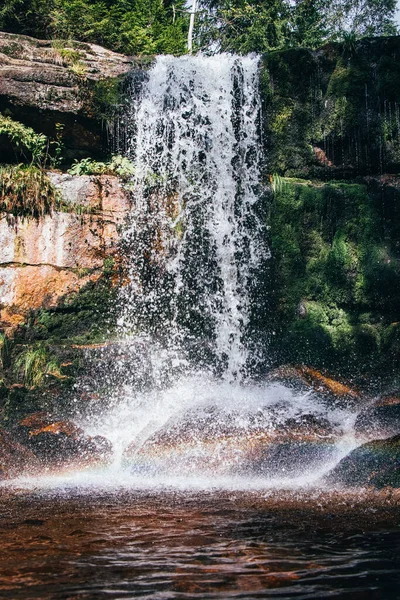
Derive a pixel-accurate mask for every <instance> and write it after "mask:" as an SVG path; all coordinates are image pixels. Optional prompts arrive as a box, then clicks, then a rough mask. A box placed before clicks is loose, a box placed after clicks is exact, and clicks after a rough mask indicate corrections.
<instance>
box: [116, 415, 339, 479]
mask: <svg viewBox="0 0 400 600" xmlns="http://www.w3.org/2000/svg"><path fill="white" fill-rule="evenodd" d="M335 439H336V436H335V432H334V431H333V429H332V427H331V426H330V424H329V423H328V422H327V421H326V420H325V419H323V418H321V417H317V416H315V415H311V414H309V415H303V416H302V417H300V418H298V419H296V418H288V419H283V420H278V421H277V420H274V415H273V414H272V413H271V414H267V413H265V414H263V415H261V414H255V415H254V414H253V415H251V414H250V415H248V416H244V415H242V414H235V413H233V412H232V413H231V414H227V413H225V411H221V410H220V409H218V408H217V407H210V408H209V409H207V410H206V411H204V410H203V411H196V410H193V411H187V412H186V413H184V414H183V415H182V416H181V417H180V418H178V419H176V418H175V419H170V420H169V421H168V422H167V423H166V424H165V425H164V426H162V427H161V428H160V429H158V430H157V431H156V432H155V433H153V434H152V435H150V436H148V437H147V439H145V441H144V442H141V441H140V435H139V437H138V440H136V441H134V442H132V443H131V444H130V445H129V446H128V447H127V449H126V450H125V453H124V464H125V465H126V466H128V467H129V468H131V469H132V470H133V471H137V470H139V471H148V472H153V471H159V472H169V473H171V472H173V473H176V474H183V473H186V474H192V473H195V472H198V471H203V472H212V473H214V474H215V473H217V474H219V475H225V474H249V475H267V476H274V475H278V474H279V475H282V473H283V474H284V475H290V476H294V475H296V474H298V473H299V471H300V472H302V471H304V470H308V469H309V468H310V467H311V466H312V465H315V464H316V463H318V462H323V461H324V460H326V459H327V458H328V457H329V456H330V455H331V453H332V452H333V451H334V443H335Z"/></svg>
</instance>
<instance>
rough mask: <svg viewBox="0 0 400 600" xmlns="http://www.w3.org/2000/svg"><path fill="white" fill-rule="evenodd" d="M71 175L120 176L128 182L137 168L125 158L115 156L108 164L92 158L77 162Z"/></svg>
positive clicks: (72, 168)
mask: <svg viewBox="0 0 400 600" xmlns="http://www.w3.org/2000/svg"><path fill="white" fill-rule="evenodd" d="M68 173H70V175H104V174H109V175H118V176H119V177H121V179H125V180H128V179H130V178H131V177H132V176H133V175H134V174H135V166H134V164H133V162H132V161H130V160H129V159H128V158H126V157H125V156H120V155H115V156H113V157H112V158H111V159H110V160H109V161H108V162H106V163H104V162H98V161H96V160H93V159H91V158H82V159H81V160H80V161H77V160H75V161H74V163H73V165H72V167H71V168H70V169H69V171H68Z"/></svg>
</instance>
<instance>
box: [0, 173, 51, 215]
mask: <svg viewBox="0 0 400 600" xmlns="http://www.w3.org/2000/svg"><path fill="white" fill-rule="evenodd" d="M57 200H58V199H57V193H56V190H55V189H54V187H53V185H52V184H51V182H50V179H49V178H48V176H47V175H46V173H45V172H44V171H42V170H41V169H39V168H37V167H35V166H33V165H31V166H28V167H27V166H23V165H17V166H15V165H12V166H4V167H0V212H6V213H10V214H12V215H14V216H15V217H28V216H30V217H34V218H36V219H38V218H39V217H42V216H44V215H46V214H50V213H51V212H52V210H53V209H54V207H55V205H56V203H57Z"/></svg>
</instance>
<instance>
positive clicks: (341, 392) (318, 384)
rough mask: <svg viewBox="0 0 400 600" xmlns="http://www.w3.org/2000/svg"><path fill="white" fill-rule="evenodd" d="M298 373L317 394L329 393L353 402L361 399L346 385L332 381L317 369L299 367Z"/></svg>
mask: <svg viewBox="0 0 400 600" xmlns="http://www.w3.org/2000/svg"><path fill="white" fill-rule="evenodd" d="M297 371H298V372H299V374H300V376H301V377H303V378H304V380H305V381H307V383H309V384H310V385H311V386H312V387H313V388H314V389H315V391H317V392H321V393H329V394H332V395H333V396H335V397H338V398H345V399H346V398H347V399H352V400H357V399H358V398H359V394H358V392H356V391H355V390H353V389H351V388H350V387H349V386H347V385H344V384H343V383H340V382H339V381H336V380H335V379H331V378H330V377H327V376H325V375H323V374H322V373H320V372H319V371H316V370H315V369H312V368H310V367H306V366H304V365H302V366H301V367H298V369H297Z"/></svg>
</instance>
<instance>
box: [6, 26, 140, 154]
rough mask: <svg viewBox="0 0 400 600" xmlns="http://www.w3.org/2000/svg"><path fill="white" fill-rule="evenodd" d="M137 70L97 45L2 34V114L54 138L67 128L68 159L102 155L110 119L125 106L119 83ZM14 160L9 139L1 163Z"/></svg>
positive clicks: (63, 138)
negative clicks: (120, 95) (105, 125)
mask: <svg viewBox="0 0 400 600" xmlns="http://www.w3.org/2000/svg"><path fill="white" fill-rule="evenodd" d="M58 48H59V49H58ZM134 67H135V65H134V62H133V60H132V59H130V58H128V57H126V56H123V55H121V54H116V53H115V52H112V51H110V50H106V49H105V48H102V47H100V46H97V45H94V44H84V43H79V42H71V41H68V42H65V41H60V42H52V41H49V40H38V39H34V38H31V37H28V36H22V35H15V34H11V33H2V32H0V111H1V112H4V113H5V114H8V115H10V116H11V117H12V118H13V119H15V120H16V121H20V122H22V123H24V124H25V125H28V126H30V127H33V129H35V131H37V132H41V133H44V134H45V135H47V136H49V137H50V138H52V139H54V138H55V137H56V136H57V135H58V133H57V132H58V131H60V130H59V129H57V128H58V127H59V125H61V126H62V143H63V146H64V158H65V159H67V160H72V159H73V158H77V157H78V158H79V157H80V158H84V157H86V156H94V157H102V156H103V154H104V150H105V148H106V147H107V145H108V138H107V134H106V128H105V127H104V119H105V118H106V119H108V120H112V118H111V116H110V115H111V114H112V113H113V111H114V110H118V108H117V107H118V106H119V105H120V103H121V102H123V101H122V100H120V99H119V91H118V90H119V81H120V79H123V77H124V76H125V74H127V73H128V72H129V71H131V70H132V69H134ZM136 68H137V66H136ZM104 111H105V113H106V114H105V113H104ZM3 141H4V143H3ZM13 160H15V148H14V147H13V146H12V145H10V144H8V143H7V140H4V139H3V140H2V143H1V144H0V162H12V161H13Z"/></svg>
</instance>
